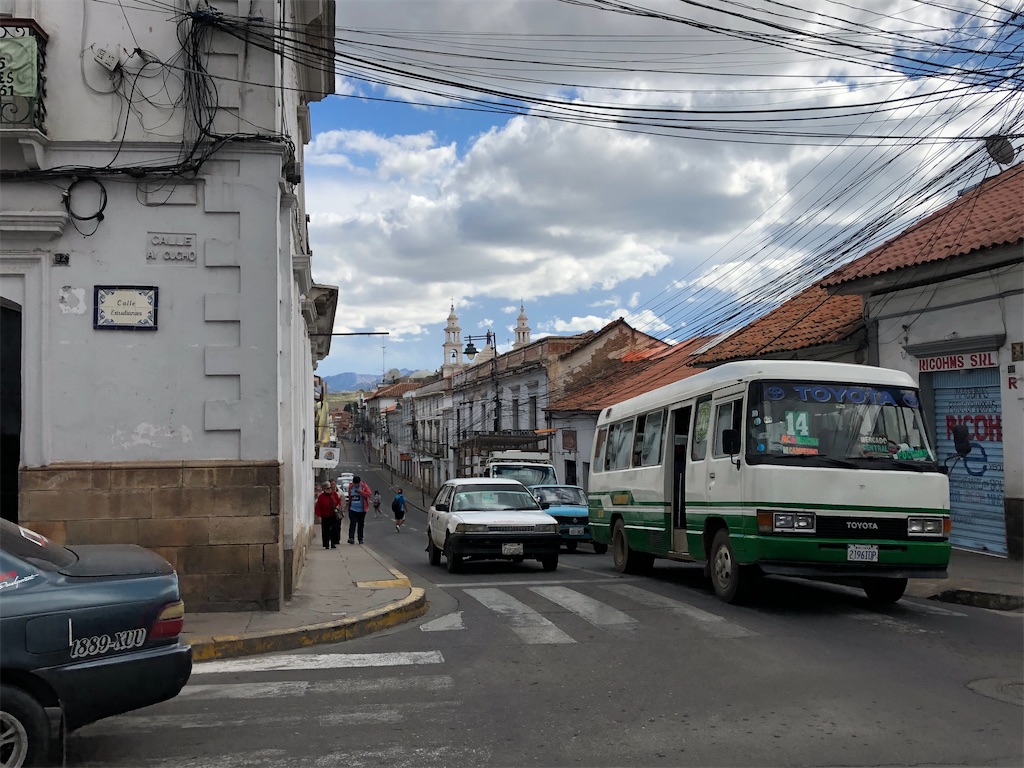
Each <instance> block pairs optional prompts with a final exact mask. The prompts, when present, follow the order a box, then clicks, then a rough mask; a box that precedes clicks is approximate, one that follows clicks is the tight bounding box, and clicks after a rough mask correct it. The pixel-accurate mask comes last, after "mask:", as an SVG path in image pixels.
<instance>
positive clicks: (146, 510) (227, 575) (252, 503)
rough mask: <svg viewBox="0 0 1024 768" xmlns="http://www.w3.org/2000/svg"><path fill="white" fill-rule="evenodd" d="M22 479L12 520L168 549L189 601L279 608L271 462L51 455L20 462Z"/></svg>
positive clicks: (64, 538)
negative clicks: (84, 459) (32, 463)
mask: <svg viewBox="0 0 1024 768" xmlns="http://www.w3.org/2000/svg"><path fill="white" fill-rule="evenodd" d="M19 486H20V491H19V492H20V501H19V522H21V523H23V524H24V525H25V526H26V527H28V528H32V529H33V530H36V531H38V532H39V533H41V534H43V535H44V536H48V537H49V538H51V539H53V540H54V541H56V542H58V543H61V544H65V543H67V544H76V543H77V544H138V545H140V546H143V547H146V548H147V549H152V550H153V551H154V552H157V553H159V554H160V555H162V556H163V557H165V558H167V560H169V561H170V563H171V564H172V565H173V566H174V567H175V569H176V570H177V571H178V578H179V581H180V584H181V593H182V597H183V598H184V600H185V608H186V610H187V611H233V610H237V611H245V610H255V609H260V610H280V608H281V600H282V598H283V596H284V591H283V590H284V581H285V579H284V578H283V576H282V573H283V564H282V554H283V553H282V536H281V514H280V490H281V465H280V463H278V462H246V461H192V462H180V461H179V462H137V463H117V464H98V463H80V464H79V463H75V464H54V465H50V466H47V467H35V468H28V469H22V470H21V471H20V475H19ZM290 569H291V564H289V570H290ZM289 581H290V580H289Z"/></svg>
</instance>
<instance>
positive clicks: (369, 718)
mask: <svg viewBox="0 0 1024 768" xmlns="http://www.w3.org/2000/svg"><path fill="white" fill-rule="evenodd" d="M462 704H463V702H461V701H444V700H433V701H422V702H414V703H408V704H368V705H366V706H362V707H331V708H330V709H328V710H325V711H323V712H317V713H316V714H314V715H312V716H310V715H309V713H306V712H288V711H280V712H272V713H267V714H264V713H262V712H231V713H222V714H221V715H220V716H212V715H211V713H210V712H195V713H188V714H185V713H181V714H174V715H144V714H136V713H133V712H129V713H128V714H125V715H121V716H119V717H117V718H111V719H108V720H100V721H99V722H97V723H93V724H92V725H89V726H86V727H87V729H88V730H87V731H83V732H82V733H83V735H87V736H97V735H101V734H103V735H117V734H119V733H124V732H134V733H139V732H146V731H163V732H165V733H168V732H172V731H174V730H186V729H188V730H198V729H208V728H272V729H281V728H297V727H300V726H302V725H314V726H320V727H325V726H326V727H332V728H333V727H344V726H349V725H356V724H361V723H366V724H376V725H380V724H394V723H401V722H404V721H405V720H409V719H417V718H421V717H424V716H427V715H429V714H431V713H433V714H436V713H437V712H438V711H455V710H457V708H458V707H460V706H462ZM439 707H440V708H441V709H440V710H439V709H438V708H439ZM139 711H140V712H141V711H143V710H139Z"/></svg>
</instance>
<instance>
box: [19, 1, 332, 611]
mask: <svg viewBox="0 0 1024 768" xmlns="http://www.w3.org/2000/svg"><path fill="white" fill-rule="evenodd" d="M167 5H168V4H163V3H161V4H146V3H107V2H100V1H98V0H68V2H48V1H43V0H2V1H0V13H2V14H3V16H2V17H0V22H2V27H0V30H2V35H0V58H2V59H3V65H4V71H5V72H6V73H11V74H12V75H13V85H12V86H11V87H10V88H5V89H4V90H3V92H2V95H0V100H2V117H0V130H2V133H0V138H2V145H0V148H2V152H0V171H2V197H0V296H2V308H3V323H2V334H3V356H2V364H3V376H2V378H3V382H4V384H3V392H2V395H3V398H2V415H3V419H2V425H3V459H2V461H3V466H2V485H3V489H4V492H5V496H4V501H3V515H4V517H9V518H11V519H17V520H19V521H21V522H22V523H24V524H25V525H27V526H29V527H32V528H35V529H36V530H38V531H40V532H42V533H44V534H46V535H48V536H51V537H52V538H54V539H55V540H57V541H61V542H63V541H74V542H79V543H97V542H129V543H138V544H142V545H144V546H146V547H149V548H152V549H154V550H156V551H158V552H160V553H161V554H163V555H164V556H166V557H167V558H168V559H169V560H170V561H171V562H172V563H173V564H174V565H175V566H176V568H177V569H178V573H179V576H180V578H181V586H182V592H183V595H184V597H185V600H186V602H187V604H188V606H189V609H190V610H204V609H206V610H219V609H246V608H256V607H261V608H267V609H274V608H277V607H279V606H280V603H281V601H282V599H285V598H287V597H288V596H289V595H290V592H291V585H292V584H293V582H294V579H295V576H296V574H297V573H298V570H299V568H300V567H301V563H302V561H303V554H304V551H305V547H306V546H307V544H308V541H309V538H310V532H311V529H312V507H313V498H312V493H313V488H312V482H311V481H312V477H313V464H312V462H313V459H314V441H313V437H314V436H313V426H314V424H313V392H312V387H311V383H312V380H313V369H314V365H315V362H316V361H317V360H318V359H320V358H322V357H323V356H324V355H326V354H327V351H328V348H329V342H330V336H329V334H330V331H331V327H332V325H333V314H334V308H335V305H336V299H337V289H335V288H333V287H331V286H318V285H315V284H314V282H313V276H312V271H311V254H310V251H309V246H308V237H307V226H306V215H305V210H304V202H303V191H302V173H303V168H302V160H303V158H302V152H303V145H304V144H306V143H307V142H308V140H309V138H310V126H309V111H308V104H309V103H310V102H314V101H317V100H320V99H322V98H324V97H325V96H326V95H328V94H330V93H332V92H333V89H334V60H333V59H334V55H333V45H332V44H331V42H330V41H331V40H332V39H333V36H334V12H335V9H334V3H333V0H301V1H300V0H287V1H285V2H275V3H257V2H249V0H235V1H231V2H229V1H227V0H225V1H223V2H220V1H216V0H211V3H209V4H206V3H202V4H199V3H193V2H185V1H184V0H181V1H180V2H178V3H176V5H177V8H178V9H179V10H178V12H177V13H176V14H170V13H168V11H167ZM281 37H287V38H288V41H287V42H286V43H281V41H280V38H281ZM282 50H291V51H295V52H296V53H295V54H294V56H295V58H294V59H290V58H287V57H282V55H281V54H280V51H282Z"/></svg>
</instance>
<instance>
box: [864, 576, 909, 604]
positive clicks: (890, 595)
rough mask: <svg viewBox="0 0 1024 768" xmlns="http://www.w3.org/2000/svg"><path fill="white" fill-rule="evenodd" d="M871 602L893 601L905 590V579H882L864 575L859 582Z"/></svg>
mask: <svg viewBox="0 0 1024 768" xmlns="http://www.w3.org/2000/svg"><path fill="white" fill-rule="evenodd" d="M860 585H861V586H862V587H863V588H864V594H866V595H867V596H868V600H870V601H871V602H873V603H895V602H896V601H897V600H899V599H900V598H901V597H903V593H904V592H906V591H907V580H906V579H882V578H878V577H872V576H866V577H865V578H864V579H862V580H861V584H860Z"/></svg>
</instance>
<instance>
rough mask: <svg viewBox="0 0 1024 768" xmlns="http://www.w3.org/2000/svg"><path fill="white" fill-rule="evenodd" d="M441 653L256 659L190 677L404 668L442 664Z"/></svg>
mask: <svg viewBox="0 0 1024 768" xmlns="http://www.w3.org/2000/svg"><path fill="white" fill-rule="evenodd" d="M443 663H444V657H443V656H442V655H441V652H440V651H411V652H409V653H310V654H286V655H281V656H256V657H250V658H245V659H225V660H224V661H208V662H206V663H204V664H195V665H193V666H192V675H193V676H195V675H203V674H213V673H218V672H275V671H280V670H294V669H344V668H350V667H404V666H409V665H412V664H443Z"/></svg>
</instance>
